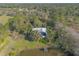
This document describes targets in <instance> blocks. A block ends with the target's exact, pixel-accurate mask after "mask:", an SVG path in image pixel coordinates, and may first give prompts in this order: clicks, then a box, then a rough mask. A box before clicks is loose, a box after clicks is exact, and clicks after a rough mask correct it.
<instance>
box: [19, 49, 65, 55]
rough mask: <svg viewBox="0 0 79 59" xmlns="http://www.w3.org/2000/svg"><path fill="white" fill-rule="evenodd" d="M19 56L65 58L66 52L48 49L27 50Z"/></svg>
mask: <svg viewBox="0 0 79 59" xmlns="http://www.w3.org/2000/svg"><path fill="white" fill-rule="evenodd" d="M18 55H19V56H63V55H64V52H63V51H61V50H59V49H54V48H48V49H47V50H46V49H43V48H41V49H25V50H23V51H21V52H20V53H19V54H18Z"/></svg>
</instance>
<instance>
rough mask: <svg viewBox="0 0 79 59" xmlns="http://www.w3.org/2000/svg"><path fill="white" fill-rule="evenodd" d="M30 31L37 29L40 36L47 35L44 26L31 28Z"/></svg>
mask: <svg viewBox="0 0 79 59" xmlns="http://www.w3.org/2000/svg"><path fill="white" fill-rule="evenodd" d="M32 31H38V32H39V34H40V35H41V37H42V38H45V37H46V36H47V32H46V28H33V29H32Z"/></svg>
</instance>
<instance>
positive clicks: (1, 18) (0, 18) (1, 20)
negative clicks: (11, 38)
mask: <svg viewBox="0 0 79 59" xmlns="http://www.w3.org/2000/svg"><path fill="white" fill-rule="evenodd" d="M10 18H12V17H10V16H5V15H3V16H0V23H2V24H3V25H5V24H6V23H7V22H8V20H9V19H10Z"/></svg>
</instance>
